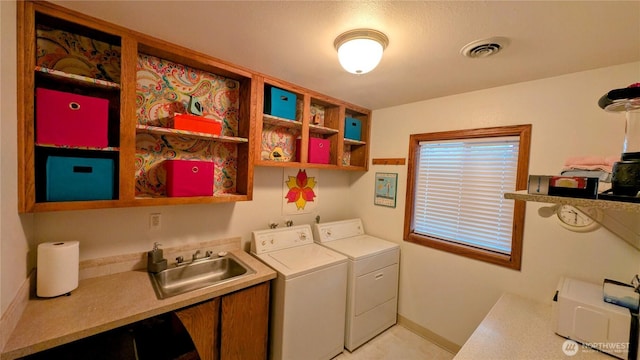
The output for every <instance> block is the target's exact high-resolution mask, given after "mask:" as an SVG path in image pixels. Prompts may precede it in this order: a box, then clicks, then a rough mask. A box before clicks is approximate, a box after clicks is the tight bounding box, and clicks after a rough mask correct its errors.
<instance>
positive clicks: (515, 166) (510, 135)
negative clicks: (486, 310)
mask: <svg viewBox="0 0 640 360" xmlns="http://www.w3.org/2000/svg"><path fill="white" fill-rule="evenodd" d="M530 131H531V126H530V125H520V126H510V127H499V128H490V129H475V130H463V131H450V132H443V133H429V134H417V135H411V142H410V143H411V145H410V147H411V149H410V154H409V165H410V166H409V171H410V173H409V174H408V176H407V182H408V184H407V185H408V186H407V202H406V204H407V205H406V206H407V208H406V209H405V214H407V215H406V218H405V239H406V240H407V241H411V242H415V243H418V244H421V245H425V246H431V247H435V248H438V249H441V250H447V251H451V252H454V253H457V254H460V255H464V256H469V257H473V258H476V259H480V260H485V261H488V262H492V263H496V264H499V265H504V266H507V267H511V268H517V269H519V268H520V256H521V249H522V229H523V223H524V204H522V203H520V202H515V201H514V200H508V199H505V198H504V193H505V192H513V191H516V190H519V189H520V188H522V186H525V187H526V177H527V173H528V159H529V143H530Z"/></svg>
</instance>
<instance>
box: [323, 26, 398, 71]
mask: <svg viewBox="0 0 640 360" xmlns="http://www.w3.org/2000/svg"><path fill="white" fill-rule="evenodd" d="M333 45H334V46H335V48H336V50H337V51H338V60H340V65H342V67H343V68H344V69H345V70H347V71H348V72H350V73H352V74H365V73H368V72H369V71H371V70H373V69H375V67H376V66H378V63H380V60H381V59H382V52H383V51H384V49H385V48H386V47H387V45H389V38H387V36H386V35H385V34H383V33H381V32H380V31H377V30H372V29H355V30H349V31H347V32H344V33H342V34H340V36H338V37H337V38H336V40H335V41H334V42H333Z"/></svg>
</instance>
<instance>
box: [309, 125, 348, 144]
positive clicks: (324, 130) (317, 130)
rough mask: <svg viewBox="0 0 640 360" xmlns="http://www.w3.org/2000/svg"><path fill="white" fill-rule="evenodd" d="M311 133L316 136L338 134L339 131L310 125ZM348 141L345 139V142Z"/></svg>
mask: <svg viewBox="0 0 640 360" xmlns="http://www.w3.org/2000/svg"><path fill="white" fill-rule="evenodd" d="M309 132H311V133H314V134H337V133H338V132H339V131H338V130H337V129H332V128H328V127H324V126H318V125H312V124H309ZM346 140H347V139H345V142H346Z"/></svg>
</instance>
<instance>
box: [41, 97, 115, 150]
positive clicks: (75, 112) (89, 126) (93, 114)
mask: <svg viewBox="0 0 640 360" xmlns="http://www.w3.org/2000/svg"><path fill="white" fill-rule="evenodd" d="M108 122H109V100H107V99H101V98H95V97H91V96H84V95H78V94H73V93H67V92H62V91H56V90H49V89H44V88H37V89H36V142H37V143H40V144H48V145H63V146H64V145H67V146H86V147H100V148H102V147H107V146H108V145H109V140H108V138H109V137H108Z"/></svg>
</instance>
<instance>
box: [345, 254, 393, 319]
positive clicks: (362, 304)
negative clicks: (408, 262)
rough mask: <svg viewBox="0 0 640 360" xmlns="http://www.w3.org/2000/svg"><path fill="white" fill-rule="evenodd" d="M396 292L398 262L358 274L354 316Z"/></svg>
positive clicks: (388, 298) (389, 297) (379, 303)
mask: <svg viewBox="0 0 640 360" xmlns="http://www.w3.org/2000/svg"><path fill="white" fill-rule="evenodd" d="M397 294H398V264H393V265H391V266H387V267H384V268H382V269H379V270H376V271H372V272H370V273H368V274H364V275H361V276H358V277H357V279H356V293H355V296H354V298H355V316H358V315H360V314H362V313H364V312H367V311H369V310H371V309H373V308H374V307H376V306H378V305H381V304H383V303H385V302H387V301H389V300H391V299H393V298H395V297H396V296H397Z"/></svg>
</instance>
